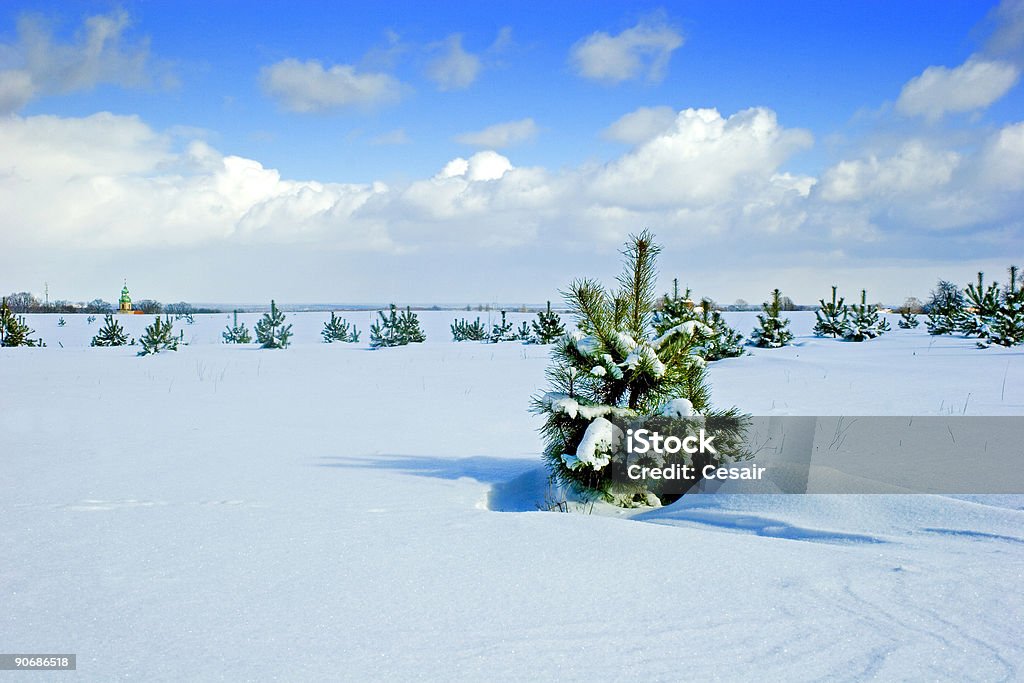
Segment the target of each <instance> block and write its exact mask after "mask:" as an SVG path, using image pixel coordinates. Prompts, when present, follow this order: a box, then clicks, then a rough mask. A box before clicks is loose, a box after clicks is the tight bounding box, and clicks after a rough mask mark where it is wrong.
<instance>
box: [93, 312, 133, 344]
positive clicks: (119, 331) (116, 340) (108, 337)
mask: <svg viewBox="0 0 1024 683" xmlns="http://www.w3.org/2000/svg"><path fill="white" fill-rule="evenodd" d="M127 344H128V334H127V333H126V332H125V331H124V328H123V327H121V323H119V322H117V321H116V320H114V316H112V315H111V314H109V313H108V314H106V315H105V316H103V327H101V328H100V329H99V331H98V332H97V333H96V336H95V337H93V338H92V341H91V342H90V343H89V346H125V345H127Z"/></svg>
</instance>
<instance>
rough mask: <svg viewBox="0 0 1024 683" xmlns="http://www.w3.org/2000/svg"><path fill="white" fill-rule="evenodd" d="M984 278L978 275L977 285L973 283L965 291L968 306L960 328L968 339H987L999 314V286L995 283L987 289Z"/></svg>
mask: <svg viewBox="0 0 1024 683" xmlns="http://www.w3.org/2000/svg"><path fill="white" fill-rule="evenodd" d="M984 278H985V274H984V273H978V282H977V284H974V283H971V284H969V285H967V288H966V289H965V290H964V299H965V300H966V304H967V306H965V308H964V314H963V316H962V317H961V318H960V320H959V323H960V326H959V328H960V331H961V332H963V333H964V334H965V335H967V336H968V337H971V336H974V337H982V338H984V337H987V336H988V335H989V325H991V323H992V322H993V320H994V318H995V316H996V315H997V314H998V313H999V304H1000V295H999V284H998V283H996V282H993V283H992V284H990V285H989V286H988V287H985V281H984Z"/></svg>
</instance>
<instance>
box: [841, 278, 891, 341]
mask: <svg viewBox="0 0 1024 683" xmlns="http://www.w3.org/2000/svg"><path fill="white" fill-rule="evenodd" d="M867 298H868V293H867V290H864V289H862V290H860V305H857V304H854V305H853V306H851V307H850V310H851V314H850V315H849V317H848V318H847V320H846V324H845V325H844V326H843V338H844V339H846V340H847V341H855V342H862V341H867V340H868V339H874V338H875V337H880V336H882V334H884V333H885V332H888V331H889V322H888V321H887V320H886V319H885V318H883V317H882V316H881V314H880V313H879V312H878V307H877V306H874V305H869V304H868V303H867Z"/></svg>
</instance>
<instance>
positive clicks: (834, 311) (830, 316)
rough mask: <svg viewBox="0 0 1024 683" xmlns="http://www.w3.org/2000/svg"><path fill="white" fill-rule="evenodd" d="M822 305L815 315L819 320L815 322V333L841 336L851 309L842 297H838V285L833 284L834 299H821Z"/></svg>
mask: <svg viewBox="0 0 1024 683" xmlns="http://www.w3.org/2000/svg"><path fill="white" fill-rule="evenodd" d="M818 303H819V304H820V305H821V308H819V309H818V310H817V311H816V312H815V313H814V316H815V318H816V319H817V322H815V323H814V334H816V335H818V336H819V337H833V338H835V337H841V336H842V335H843V329H844V328H845V327H846V317H847V316H848V315H849V309H848V308H847V306H846V303H845V302H844V300H843V298H842V297H839V299H838V300H837V299H836V286H835V285H832V301H829V302H826V301H825V300H824V299H819V300H818Z"/></svg>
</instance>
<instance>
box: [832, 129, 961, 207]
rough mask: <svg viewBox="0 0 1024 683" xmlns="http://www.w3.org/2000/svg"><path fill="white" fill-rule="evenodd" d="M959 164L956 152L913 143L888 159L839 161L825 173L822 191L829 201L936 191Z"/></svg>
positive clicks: (913, 141) (918, 142)
mask: <svg viewBox="0 0 1024 683" xmlns="http://www.w3.org/2000/svg"><path fill="white" fill-rule="evenodd" d="M959 164H960V155H959V154H957V153H956V152H953V151H948V150H933V149H930V148H929V147H928V146H926V145H925V144H924V143H923V142H921V141H919V140H911V141H909V142H906V143H904V145H903V146H902V147H901V148H900V150H899V151H898V152H897V153H896V154H893V155H892V156H889V157H886V158H882V159H879V158H878V157H877V156H875V155H870V156H868V157H867V158H864V159H854V160H847V161H841V162H839V163H838V164H836V165H834V166H832V167H831V168H829V169H827V170H826V171H825V173H824V174H822V179H821V183H820V185H819V190H820V192H821V197H822V199H824V200H826V201H830V202H843V201H858V200H862V199H864V198H865V197H868V196H874V197H878V196H887V195H899V194H911V193H920V192H927V191H933V190H936V189H938V188H940V187H942V186H943V185H946V184H948V183H949V181H950V180H951V179H952V177H953V172H954V171H955V170H956V169H957V166H958V165H959Z"/></svg>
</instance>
